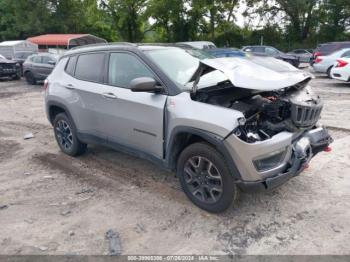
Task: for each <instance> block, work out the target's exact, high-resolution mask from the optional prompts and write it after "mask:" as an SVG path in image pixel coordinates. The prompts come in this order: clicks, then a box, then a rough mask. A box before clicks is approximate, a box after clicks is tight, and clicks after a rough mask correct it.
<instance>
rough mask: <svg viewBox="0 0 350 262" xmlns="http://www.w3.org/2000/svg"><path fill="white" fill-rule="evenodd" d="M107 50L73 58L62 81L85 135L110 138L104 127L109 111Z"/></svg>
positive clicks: (76, 123)
mask: <svg viewBox="0 0 350 262" xmlns="http://www.w3.org/2000/svg"><path fill="white" fill-rule="evenodd" d="M106 57H107V56H106V53H104V52H97V53H86V54H81V55H75V56H72V57H70V58H69V61H68V62H67V65H66V68H65V77H62V78H61V79H60V85H61V86H62V87H63V90H65V92H62V93H61V96H65V97H66V98H65V100H66V101H68V102H69V107H70V108H69V110H70V113H71V114H72V117H73V119H74V123H75V125H76V127H77V129H78V132H79V134H80V135H81V136H83V135H84V136H89V138H93V139H102V140H107V135H106V132H105V131H104V126H103V124H104V121H103V118H104V115H105V114H106V108H105V98H104V96H103V95H104V93H106V92H107V90H106V86H105V85H104V84H103V82H104V74H105V68H106Z"/></svg>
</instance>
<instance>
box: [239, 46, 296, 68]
mask: <svg viewBox="0 0 350 262" xmlns="http://www.w3.org/2000/svg"><path fill="white" fill-rule="evenodd" d="M242 51H244V52H248V53H252V54H254V55H258V56H270V57H274V58H277V59H280V60H283V61H286V62H288V63H290V64H291V65H293V66H295V67H297V68H298V67H299V64H300V62H299V58H298V57H296V56H294V55H288V54H285V53H283V52H282V51H280V50H278V49H276V48H274V47H272V46H263V45H257V46H245V47H243V48H242Z"/></svg>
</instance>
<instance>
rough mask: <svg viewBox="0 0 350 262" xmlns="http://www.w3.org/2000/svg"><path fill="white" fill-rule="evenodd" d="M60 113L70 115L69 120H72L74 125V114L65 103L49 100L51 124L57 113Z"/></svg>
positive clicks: (48, 114) (48, 111)
mask: <svg viewBox="0 0 350 262" xmlns="http://www.w3.org/2000/svg"><path fill="white" fill-rule="evenodd" d="M59 113H65V114H66V115H67V116H68V118H69V120H71V122H72V123H73V125H74V120H73V118H72V115H71V114H70V112H69V110H68V108H67V107H66V106H65V105H63V104H62V103H59V102H54V101H50V102H47V117H48V119H49V121H50V123H51V125H52V124H53V121H54V120H55V117H56V115H57V114H59Z"/></svg>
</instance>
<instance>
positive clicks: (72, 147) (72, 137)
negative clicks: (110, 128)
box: [53, 113, 87, 156]
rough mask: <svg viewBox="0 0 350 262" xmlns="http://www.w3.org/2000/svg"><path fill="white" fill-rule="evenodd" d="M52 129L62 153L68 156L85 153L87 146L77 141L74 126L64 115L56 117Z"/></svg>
mask: <svg viewBox="0 0 350 262" xmlns="http://www.w3.org/2000/svg"><path fill="white" fill-rule="evenodd" d="M53 128H54V133H55V138H56V141H57V144H58V146H59V147H60V149H61V150H62V152H64V153H65V154H67V155H70V156H79V155H81V154H83V153H85V151H86V147H87V145H86V144H84V143H82V142H80V141H79V139H78V137H77V131H76V128H75V125H74V123H72V121H71V120H70V119H69V118H68V116H67V115H66V114H65V113H59V114H57V115H56V117H55V119H54V121H53Z"/></svg>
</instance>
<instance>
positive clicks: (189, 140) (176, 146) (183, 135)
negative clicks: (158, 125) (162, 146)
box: [165, 126, 241, 180]
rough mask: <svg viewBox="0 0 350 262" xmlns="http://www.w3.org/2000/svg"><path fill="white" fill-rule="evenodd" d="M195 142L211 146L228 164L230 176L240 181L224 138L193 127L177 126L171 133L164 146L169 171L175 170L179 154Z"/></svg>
mask: <svg viewBox="0 0 350 262" xmlns="http://www.w3.org/2000/svg"><path fill="white" fill-rule="evenodd" d="M196 142H206V143H208V144H209V145H211V146H213V147H214V148H215V149H216V150H217V151H218V152H220V153H221V154H222V156H223V157H224V159H225V161H226V163H227V164H228V166H229V168H230V171H231V175H232V176H233V177H234V179H236V180H240V179H241V176H240V173H239V171H238V169H237V167H236V164H235V162H234V159H232V157H231V155H230V153H229V151H228V150H227V148H226V146H225V145H224V138H222V137H220V136H218V135H216V134H213V133H211V132H208V131H205V130H202V129H197V128H193V127H186V126H179V127H176V128H174V130H173V131H172V133H171V135H170V137H169V140H168V143H167V146H166V154H165V155H166V157H165V158H166V162H167V165H168V167H169V168H170V169H171V170H175V169H176V164H177V159H178V157H179V155H180V154H181V152H182V151H183V150H184V149H185V148H186V147H187V146H189V145H191V144H193V143H196Z"/></svg>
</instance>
